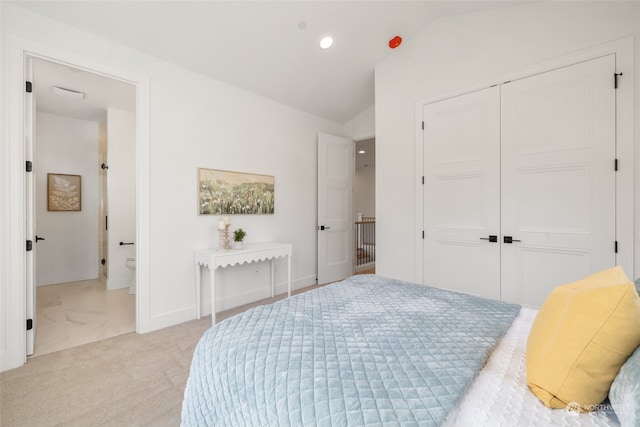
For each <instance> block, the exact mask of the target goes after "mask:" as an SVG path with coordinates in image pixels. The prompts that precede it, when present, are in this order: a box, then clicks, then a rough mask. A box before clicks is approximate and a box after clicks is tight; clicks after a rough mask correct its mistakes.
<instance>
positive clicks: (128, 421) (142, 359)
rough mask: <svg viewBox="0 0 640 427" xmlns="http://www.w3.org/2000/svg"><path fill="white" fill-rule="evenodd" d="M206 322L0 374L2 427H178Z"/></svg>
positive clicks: (33, 361) (88, 347) (42, 359)
mask: <svg viewBox="0 0 640 427" xmlns="http://www.w3.org/2000/svg"><path fill="white" fill-rule="evenodd" d="M210 326H211V318H210V317H204V318H202V319H200V320H194V321H191V322H188V323H184V324H182V325H178V326H174V327H170V328H166V329H163V330H160V331H156V332H151V333H149V334H143V335H137V334H135V333H130V334H126V335H121V336H118V337H114V338H109V339H106V340H103V341H99V342H95V343H91V344H85V345H82V346H79V347H74V348H71V349H67V350H63V351H59V352H56V353H50V354H46V355H43V356H39V357H35V358H30V359H29V361H28V362H27V364H26V365H24V366H22V367H20V368H17V369H13V370H11V371H7V372H3V373H2V374H0V387H1V388H2V390H1V392H0V393H1V394H0V396H1V403H0V425H2V426H47V425H65V426H66V425H68V426H103V425H104V426H124V425H127V426H134V425H135V426H141V425H154V426H177V425H179V424H180V410H181V404H182V397H183V393H184V386H185V384H186V381H187V376H188V374H189V366H190V364H191V356H192V354H193V350H194V348H195V345H196V343H197V342H198V339H199V338H200V336H201V335H202V333H203V332H204V331H205V330H207V329H208V328H209V327H210Z"/></svg>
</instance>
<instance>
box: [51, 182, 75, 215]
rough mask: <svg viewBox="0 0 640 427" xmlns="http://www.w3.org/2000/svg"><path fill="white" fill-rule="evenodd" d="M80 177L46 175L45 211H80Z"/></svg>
mask: <svg viewBox="0 0 640 427" xmlns="http://www.w3.org/2000/svg"><path fill="white" fill-rule="evenodd" d="M81 180H82V177H81V176H80V175H67V174H63V173H48V174H47V210H48V211H69V212H71V211H80V210H82V191H81Z"/></svg>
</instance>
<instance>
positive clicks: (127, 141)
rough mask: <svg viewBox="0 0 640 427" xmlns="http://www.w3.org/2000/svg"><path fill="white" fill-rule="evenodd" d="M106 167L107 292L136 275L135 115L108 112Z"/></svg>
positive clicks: (109, 110) (123, 284)
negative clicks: (131, 264) (132, 265)
mask: <svg viewBox="0 0 640 427" xmlns="http://www.w3.org/2000/svg"><path fill="white" fill-rule="evenodd" d="M132 90H135V89H134V88H132ZM107 165H108V166H109V169H108V170H107V203H108V209H107V217H108V224H107V225H108V230H107V236H108V251H107V252H108V256H107V289H108V290H113V289H120V288H127V287H129V284H130V282H131V279H132V278H133V274H134V271H133V270H131V269H129V268H127V266H126V265H125V262H126V260H127V258H128V257H135V255H136V247H135V242H136V175H135V171H136V115H135V113H131V112H128V111H122V110H118V109H116V108H108V109H107ZM120 242H124V243H134V245H122V246H120Z"/></svg>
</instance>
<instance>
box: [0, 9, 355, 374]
mask: <svg viewBox="0 0 640 427" xmlns="http://www.w3.org/2000/svg"><path fill="white" fill-rule="evenodd" d="M0 7H2V19H3V21H2V31H3V33H2V43H7V41H8V40H9V39H8V38H9V36H8V34H9V33H11V34H13V35H15V36H12V37H13V38H12V40H16V37H17V38H19V40H28V41H29V43H36V44H38V46H46V47H47V48H50V49H53V50H56V51H64V52H65V53H67V52H68V55H70V56H74V57H80V58H82V59H83V60H84V62H85V63H89V64H96V67H97V68H98V69H106V70H112V71H113V72H114V73H115V72H118V71H120V72H122V73H124V74H125V75H133V76H140V77H141V78H143V77H144V76H147V77H148V80H149V90H150V94H149V98H150V100H151V105H150V115H149V116H150V129H149V135H150V155H149V158H148V159H145V160H148V162H149V171H150V172H149V173H150V175H149V177H148V179H149V182H150V188H149V194H148V196H149V205H150V206H149V208H150V214H149V217H148V218H141V221H143V223H146V224H148V227H149V233H150V234H149V241H150V247H151V250H150V252H149V254H148V255H149V273H150V279H149V293H148V295H145V298H146V300H145V304H148V307H149V311H148V314H147V315H146V316H144V317H143V318H142V319H139V323H140V322H141V323H143V324H144V325H145V326H144V330H147V331H148V330H153V329H158V328H162V327H165V326H169V325H172V324H176V323H179V322H183V321H186V320H189V319H192V318H194V317H195V290H194V283H195V277H194V265H193V251H194V250H195V249H200V248H206V247H211V246H216V245H217V236H216V232H215V230H216V222H217V220H218V218H217V217H215V216H198V215H197V209H196V207H197V185H196V172H197V168H198V167H208V168H219V169H227V170H234V171H243V172H252V173H260V174H269V175H274V176H275V183H276V184H275V192H276V207H275V209H276V213H275V214H274V215H256V216H234V217H232V218H231V221H232V228H237V227H243V228H244V229H245V230H246V231H247V233H248V234H247V238H246V241H247V242H258V241H267V240H280V241H285V242H290V243H292V244H293V248H294V256H293V260H292V276H293V287H294V288H299V287H303V286H307V285H310V284H313V283H315V277H316V259H317V255H316V252H317V249H316V229H315V226H316V219H315V218H316V199H317V198H316V187H317V185H316V184H317V183H316V181H317V177H316V175H317V173H316V170H317V154H316V153H317V134H318V132H326V133H331V134H336V135H342V134H343V127H342V126H341V125H340V124H337V123H333V122H330V121H327V120H325V119H321V118H318V117H315V116H312V115H310V114H307V113H304V112H301V111H299V110H296V109H293V108H290V107H287V106H284V105H282V104H279V103H276V102H274V101H271V100H268V99H266V98H263V97H260V96H257V95H255V94H252V93H249V92H247V91H244V90H240V89H238V88H235V87H232V86H230V85H228V84H225V83H222V82H220V81H216V80H212V79H210V78H207V77H204V76H202V75H200V74H196V73H193V72H190V71H187V70H185V69H183V68H180V67H177V66H174V65H171V64H168V63H165V62H163V61H160V60H158V59H155V58H152V57H149V56H147V55H143V54H141V53H138V52H135V51H133V50H130V49H128V48H126V47H123V46H120V45H117V44H114V43H111V42H109V41H106V40H104V39H100V38H98V37H94V36H92V35H90V34H87V33H84V32H81V31H78V30H75V29H73V28H71V27H68V26H66V25H63V24H61V23H58V22H55V21H52V20H50V19H46V18H43V17H40V16H38V15H35V14H32V13H30V12H27V11H25V10H23V9H20V8H18V7H16V6H14V5H11V4H7V3H6V2H2V3H0ZM4 53H5V57H3V58H2V59H3V64H4V65H5V66H6V67H8V68H7V69H15V68H16V67H17V65H16V64H14V63H13V62H10V61H9V59H10V58H11V53H10V52H7V51H5V52H4ZM17 62H18V61H16V63H17ZM11 67H13V68H11ZM11 76H12V77H11V78H12V79H14V80H15V81H14V80H11V81H6V82H5V83H6V86H5V89H7V88H9V87H15V86H16V85H21V84H22V82H21V80H22V79H21V77H20V76H16V75H15V73H14V74H12V75H11ZM3 102H5V101H4V100H3ZM7 102H8V101H7ZM6 108H7V104H4V105H3V111H4V109H6ZM16 117H20V116H12V117H11V118H10V117H8V116H7V115H3V120H4V121H3V123H2V125H3V126H2V128H3V129H6V126H5V125H6V124H9V123H10V124H11V125H12V127H11V129H16V128H17V127H19V126H21V124H20V122H19V121H17V118H16ZM11 132H15V131H14V130H11ZM7 135H8V133H7ZM4 137H6V135H3V138H4ZM11 144H15V145H11ZM21 144H22V143H21V142H20V141H19V140H13V139H12V140H11V142H9V140H8V139H4V140H3V141H2V145H3V146H5V145H6V146H8V148H7V150H8V152H9V153H10V154H11V156H9V157H11V158H13V157H16V156H17V154H16V153H18V152H19V151H20V150H21ZM2 162H3V163H2V166H3V167H5V166H7V165H9V163H8V160H6V161H5V159H3V160H2ZM11 170H12V171H15V172H10V173H13V174H14V175H9V173H6V174H3V175H2V179H3V182H2V186H3V187H4V186H5V185H6V186H8V188H10V189H11V194H18V195H19V194H20V191H19V186H16V185H15V184H12V183H15V181H12V180H20V179H22V178H21V177H22V172H21V171H19V170H18V169H17V168H15V167H12V168H11ZM141 191H145V189H144V188H142V189H141ZM96 193H97V192H96ZM7 202H8V203H7V205H4V204H3V207H2V211H1V214H2V221H0V223H1V224H4V225H3V227H4V228H3V231H7V230H11V227H12V226H13V227H17V229H18V230H19V229H20V227H21V223H20V221H21V220H22V218H20V215H21V214H22V210H21V209H20V208H19V206H20V204H22V200H16V199H15V198H12V199H11V200H8V201H7ZM11 213H18V215H14V216H12V215H11ZM16 233H18V232H17V231H16ZM14 241H15V242H16V243H15V247H12V250H15V251H21V250H22V249H23V248H22V246H23V245H24V241H22V243H21V244H20V245H18V243H20V238H15V236H14V238H12V240H11V242H14ZM17 253H20V252H17ZM4 256H5V254H3V257H4ZM12 259H13V258H12ZM280 261H282V260H280ZM138 266H139V264H138ZM18 270H19V266H18V265H16V266H14V268H13V269H12V270H11V271H9V272H8V273H4V274H3V276H2V277H3V282H2V288H3V291H5V288H6V290H7V292H5V295H7V298H6V299H3V301H2V304H3V306H2V307H0V308H1V310H0V311H2V312H3V313H8V312H10V313H14V312H15V311H16V310H15V309H14V310H8V307H9V306H10V305H12V304H14V305H15V304H16V301H17V302H18V303H19V302H20V301H21V298H22V297H21V296H20V295H19V293H18V291H17V289H18V288H17V287H18V286H20V283H18V284H17V285H16V284H15V283H14V284H13V285H12V284H11V283H12V282H14V281H12V280H6V279H7V278H9V277H20V273H19V271H18ZM219 274H220V275H221V277H220V279H219V280H220V281H219V283H220V295H221V296H222V297H223V299H222V300H221V301H220V306H219V307H218V309H223V308H226V307H227V306H229V305H231V304H237V303H242V302H243V301H248V300H250V299H255V298H260V297H262V296H266V295H268V293H269V275H268V263H263V264H256V265H251V266H246V267H243V268H239V269H238V270H237V271H236V270H231V269H229V270H228V271H224V272H223V273H219ZM204 279H205V280H206V276H205V278H204ZM285 280H286V263H284V264H283V263H282V262H278V263H277V271H276V283H277V285H278V287H279V288H278V290H279V291H283V290H284V288H285V286H286V284H285ZM205 283H206V282H205ZM12 286H13V287H12ZM138 287H139V289H140V283H139V284H138ZM14 288H15V289H14ZM203 291H204V294H203V301H207V300H208V289H206V287H205V289H204V290H203ZM138 296H139V297H141V295H138ZM207 310H208V309H207V307H206V306H205V307H204V312H205V313H206V312H207ZM139 314H140V313H139ZM14 317H15V316H14ZM10 320H11V321H10V322H6V323H4V324H3V328H4V329H3V330H2V333H3V334H2V337H0V344H1V345H2V346H3V347H2V348H0V353H2V355H3V359H2V366H0V369H7V368H8V367H11V366H17V365H16V363H17V362H16V360H17V359H19V358H20V357H19V356H18V357H17V359H16V356H15V355H14V353H15V354H18V353H19V349H18V350H16V347H12V345H11V343H13V344H14V345H15V346H17V347H19V345H20V344H19V342H18V341H19V337H20V335H19V334H18V333H16V334H14V333H13V327H12V326H11V325H18V324H24V319H22V320H21V321H20V319H19V316H18V318H16V319H13V318H12V319H10ZM7 325H9V326H7ZM8 328H12V329H11V330H9V329H8ZM16 337H18V338H16ZM12 340H13V341H12ZM14 341H15V342H14ZM12 348H13V353H11V354H7V350H8V349H12ZM12 355H13V356H12Z"/></svg>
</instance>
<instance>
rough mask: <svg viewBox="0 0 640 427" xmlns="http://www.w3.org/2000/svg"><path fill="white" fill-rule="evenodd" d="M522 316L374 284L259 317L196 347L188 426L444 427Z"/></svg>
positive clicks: (426, 291) (351, 284)
mask: <svg viewBox="0 0 640 427" xmlns="http://www.w3.org/2000/svg"><path fill="white" fill-rule="evenodd" d="M519 309H520V307H519V306H516V305H513V304H506V303H502V302H499V301H493V300H487V299H482V298H477V297H473V296H469V295H465V294H459V293H455V292H449V291H444V290H441V289H436V288H430V287H426V286H421V285H415V284H410V283H406V282H400V281H395V280H389V279H385V278H382V277H379V276H374V275H362V276H354V277H352V278H349V279H347V280H345V281H343V282H339V283H336V284H333V285H329V286H326V287H323V288H320V289H318V290H314V291H311V292H306V293H303V294H300V295H297V296H294V297H291V298H289V299H286V300H282V301H279V302H277V303H275V304H272V305H266V306H261V307H256V308H254V309H251V310H249V311H247V312H245V313H243V314H239V315H237V316H234V317H232V318H229V319H227V320H225V321H223V322H221V323H219V324H217V325H215V326H214V327H212V328H211V329H209V330H208V331H207V332H206V333H205V334H204V335H203V337H202V338H201V340H200V342H199V343H198V346H197V347H196V350H195V353H194V356H193V361H192V363H191V372H190V374H189V379H188V381H187V387H186V390H185V397H184V402H183V404H182V424H183V425H184V426H205V425H209V426H364V425H367V426H382V425H384V426H438V425H440V424H441V423H442V422H443V421H444V419H445V417H446V415H447V413H448V412H449V411H450V410H451V409H452V408H453V407H454V406H455V405H456V403H457V401H458V400H459V399H460V398H461V396H462V395H463V394H464V392H465V390H466V388H467V387H468V386H469V384H470V383H471V381H472V379H473V378H474V376H475V375H476V373H477V372H478V370H479V369H480V368H481V367H482V366H483V365H484V363H485V361H486V359H487V358H488V356H489V355H490V354H491V352H492V350H493V348H494V347H495V346H496V345H497V342H498V341H499V339H500V338H501V337H502V335H503V334H504V333H505V332H506V330H507V329H508V327H509V325H510V324H511V322H512V321H513V319H514V318H515V316H516V314H517V313H518V311H519Z"/></svg>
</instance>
